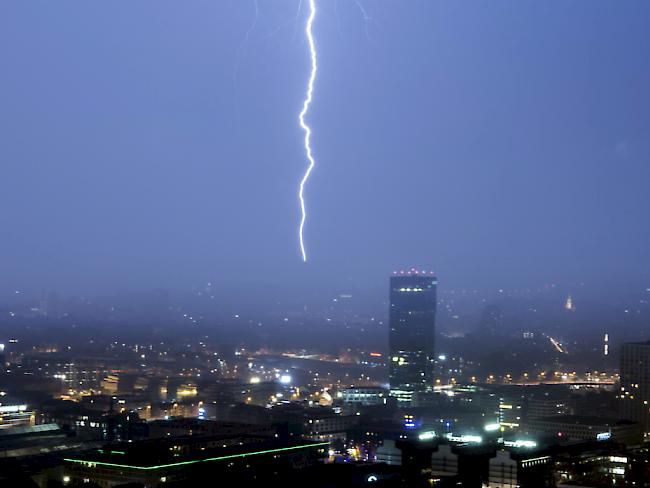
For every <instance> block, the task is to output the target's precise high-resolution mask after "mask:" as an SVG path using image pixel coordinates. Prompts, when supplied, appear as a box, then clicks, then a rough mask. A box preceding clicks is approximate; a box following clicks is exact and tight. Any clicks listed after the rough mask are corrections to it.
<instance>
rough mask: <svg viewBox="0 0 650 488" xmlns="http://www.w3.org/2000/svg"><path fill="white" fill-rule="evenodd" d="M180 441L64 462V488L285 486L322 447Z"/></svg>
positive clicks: (119, 448) (194, 439)
mask: <svg viewBox="0 0 650 488" xmlns="http://www.w3.org/2000/svg"><path fill="white" fill-rule="evenodd" d="M237 441H238V442H236V443H235V442H233V439H232V438H231V437H229V438H217V437H213V436H211V437H205V438H202V437H198V436H189V437H185V438H176V439H174V438H170V439H159V440H156V441H141V442H135V443H131V444H124V443H122V444H117V445H115V447H106V448H103V449H99V450H95V451H92V452H87V453H84V454H83V455H80V456H78V457H69V458H65V459H64V465H63V468H62V474H61V480H62V482H63V484H64V485H68V484H69V485H75V484H82V483H91V482H92V483H95V484H96V485H98V486H101V487H105V488H112V487H116V486H120V485H123V484H125V483H133V484H134V485H138V486H146V487H158V486H164V487H176V486H179V487H180V486H207V485H206V482H207V480H213V481H215V482H216V480H215V479H214V477H215V476H217V477H218V484H219V486H235V485H236V484H238V485H239V486H254V485H257V484H264V485H267V486H268V485H269V484H273V480H275V481H277V482H279V483H283V482H284V483H286V482H287V481H291V480H292V478H293V477H294V475H295V473H296V472H297V470H301V469H304V468H306V467H308V466H310V465H313V464H315V463H318V462H319V461H320V460H321V459H322V458H323V457H324V456H325V455H326V451H327V446H328V443H324V442H311V441H298V442H285V441H279V440H263V439H260V438H256V437H250V438H249V437H248V436H241V437H239V438H238V439H237Z"/></svg>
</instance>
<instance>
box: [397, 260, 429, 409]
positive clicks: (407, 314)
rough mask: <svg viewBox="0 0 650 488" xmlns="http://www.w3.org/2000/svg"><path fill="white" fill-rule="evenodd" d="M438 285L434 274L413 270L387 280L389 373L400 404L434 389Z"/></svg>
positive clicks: (402, 272)
mask: <svg viewBox="0 0 650 488" xmlns="http://www.w3.org/2000/svg"><path fill="white" fill-rule="evenodd" d="M437 284H438V281H437V279H436V277H435V276H434V275H433V273H430V272H424V271H417V270H415V269H411V270H410V271H400V272H395V273H394V275H393V276H392V277H391V278H390V314H389V325H390V332H389V347H390V361H389V372H388V373H389V379H390V393H391V395H392V396H394V397H396V398H397V400H398V401H400V402H411V401H412V399H413V396H414V394H415V393H417V392H422V391H427V390H431V389H432V388H433V383H434V368H435V355H434V343H435V323H436V287H437Z"/></svg>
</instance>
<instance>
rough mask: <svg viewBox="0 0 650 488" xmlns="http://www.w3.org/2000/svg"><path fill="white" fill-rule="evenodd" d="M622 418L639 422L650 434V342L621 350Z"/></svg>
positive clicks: (631, 344)
mask: <svg viewBox="0 0 650 488" xmlns="http://www.w3.org/2000/svg"><path fill="white" fill-rule="evenodd" d="M620 374H621V394H620V400H621V404H620V405H621V417H622V418H624V419H628V420H634V421H635V422H639V423H640V424H641V427H642V428H643V431H644V433H645V434H646V435H648V433H650V342H637V343H629V344H623V347H622V349H621V369H620Z"/></svg>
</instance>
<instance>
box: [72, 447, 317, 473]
mask: <svg viewBox="0 0 650 488" xmlns="http://www.w3.org/2000/svg"><path fill="white" fill-rule="evenodd" d="M328 445H329V442H317V443H316V444H306V445H304V446H293V447H281V448H279V449H269V450H267V451H257V452H247V453H244V454H230V455H228V456H220V457H214V458H207V459H195V460H193V461H182V462H180V463H171V464H160V465H158V466H131V465H129V464H115V463H104V462H101V461H84V460H82V459H70V458H64V459H63V460H64V461H67V462H69V463H78V464H87V463H92V464H95V465H99V466H112V467H114V468H127V469H143V470H149V469H162V468H173V467H175V466H184V465H188V464H196V463H207V462H211V461H222V460H224V459H234V458H240V457H246V456H258V455H260V454H271V453H274V452H282V451H293V450H296V449H304V448H307V447H317V446H328Z"/></svg>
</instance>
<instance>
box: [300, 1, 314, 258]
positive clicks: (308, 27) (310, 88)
mask: <svg viewBox="0 0 650 488" xmlns="http://www.w3.org/2000/svg"><path fill="white" fill-rule="evenodd" d="M315 17H316V0H309V16H308V17H307V23H306V24H305V35H306V36H307V42H308V44H309V54H310V59H311V73H310V75H309V81H308V82H307V93H306V95H305V100H304V101H303V104H302V110H301V111H300V114H299V115H298V120H299V122H300V127H302V130H303V131H305V154H306V155H307V160H308V161H309V165H308V166H307V170H306V171H305V174H304V175H303V177H302V180H300V189H299V191H298V198H299V199H300V211H301V218H300V228H299V230H298V237H299V239H300V252H301V253H302V260H303V261H304V262H307V252H306V251H305V239H304V235H303V233H304V229H305V221H306V220H307V211H306V209H305V184H306V183H307V181H308V180H309V176H310V175H311V172H312V171H313V169H314V166H315V165H316V161H315V160H314V156H313V154H312V150H311V127H310V126H309V125H308V124H307V123H306V122H305V116H306V115H307V112H309V106H310V105H311V102H312V99H313V94H314V82H315V81H316V73H317V71H318V57H317V53H316V43H315V42H314V34H313V32H312V26H313V24H314V18H315Z"/></svg>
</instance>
